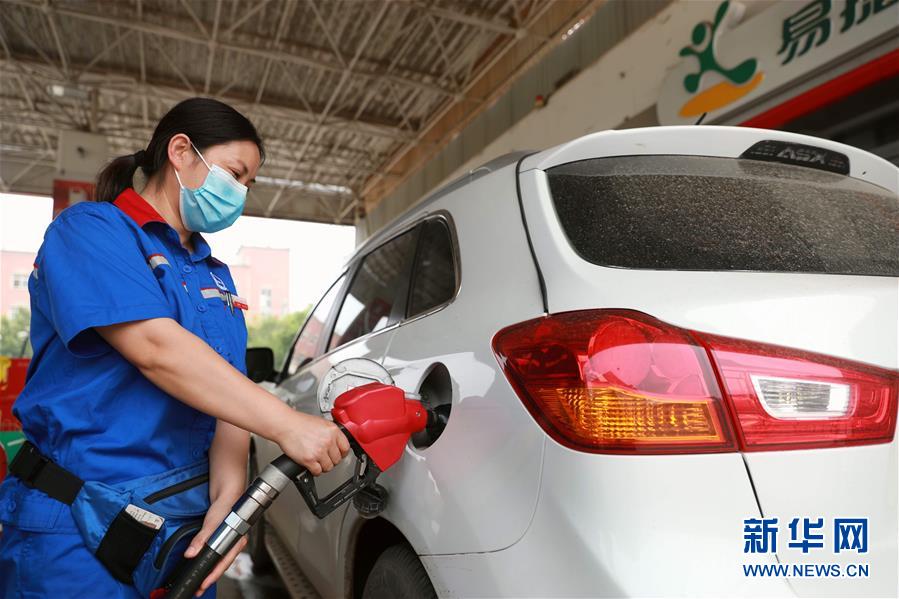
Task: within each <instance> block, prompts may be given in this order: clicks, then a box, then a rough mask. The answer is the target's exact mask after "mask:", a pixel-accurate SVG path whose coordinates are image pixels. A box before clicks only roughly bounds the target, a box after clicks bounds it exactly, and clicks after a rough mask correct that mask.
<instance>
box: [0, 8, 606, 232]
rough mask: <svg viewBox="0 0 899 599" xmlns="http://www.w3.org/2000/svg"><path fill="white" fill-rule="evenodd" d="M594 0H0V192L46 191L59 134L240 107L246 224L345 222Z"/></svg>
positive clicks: (110, 135) (120, 140) (137, 142)
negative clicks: (219, 103) (194, 107)
mask: <svg viewBox="0 0 899 599" xmlns="http://www.w3.org/2000/svg"><path fill="white" fill-rule="evenodd" d="M600 3H601V0H555V1H547V0H491V1H481V2H474V1H468V0H435V1H424V0H422V1H416V0H413V1H403V2H399V1H397V2H392V1H385V0H344V1H335V0H329V1H320V0H319V1H317V0H0V166H3V168H2V169H0V175H2V178H0V190H2V191H22V192H37V191H42V192H43V193H49V187H47V181H48V180H50V179H52V173H53V170H54V168H55V164H56V162H55V161H56V157H55V155H56V152H57V147H58V136H59V132H60V130H80V131H90V132H96V133H101V134H103V135H105V136H106V138H107V140H108V145H109V154H110V157H114V156H118V155H122V154H128V153H132V152H134V151H136V150H138V149H141V148H143V147H144V146H145V145H146V143H147V141H148V140H149V138H150V135H151V134H152V130H153V127H154V126H155V123H156V122H157V121H158V119H159V118H160V117H161V116H162V114H164V113H165V111H166V110H168V108H170V107H171V106H172V105H173V104H175V103H176V102H178V101H179V100H181V99H184V98H187V97H191V96H196V95H206V96H212V97H216V98H219V99H221V100H224V101H226V102H228V103H229V104H231V105H233V106H234V107H235V108H237V109H238V110H240V111H242V112H244V113H245V114H247V115H248V116H249V117H250V118H251V119H252V120H253V122H254V123H255V124H256V126H257V128H258V129H259V131H260V133H261V134H262V136H263V138H264V140H265V142H266V145H267V154H268V158H267V161H266V164H265V165H264V168H263V170H262V172H261V173H260V177H259V178H258V183H257V185H256V186H255V187H254V188H253V190H252V192H251V193H250V196H249V198H248V204H247V209H246V214H251V215H259V216H269V217H276V218H294V219H303V220H312V221H319V222H332V223H344V224H351V223H352V222H353V221H354V210H355V211H360V213H362V211H364V210H365V209H366V208H370V207H371V206H373V205H375V204H376V203H377V202H378V201H379V200H380V199H381V198H383V197H384V196H385V195H387V194H388V193H390V191H391V190H392V189H394V188H395V187H396V186H397V185H398V184H400V183H401V182H402V181H403V180H404V179H405V178H406V177H408V176H409V174H410V173H412V172H414V171H415V169H418V168H421V166H422V165H423V164H424V163H425V162H426V161H427V160H428V159H429V158H430V157H433V156H434V155H435V154H436V152H437V151H438V150H439V149H440V148H441V147H442V145H443V144H444V143H446V142H448V141H449V140H450V139H451V138H452V136H453V135H454V134H456V133H457V132H458V131H459V130H460V129H461V127H463V126H464V125H465V124H466V123H468V122H470V120H471V118H472V117H473V116H475V115H477V114H478V113H479V112H481V111H482V110H484V109H485V108H487V107H488V106H489V104H490V103H491V102H492V101H495V99H496V98H497V97H498V94H500V93H502V91H503V90H504V89H507V87H508V85H509V84H510V82H511V81H512V80H514V79H515V78H516V77H517V76H518V75H520V74H521V73H522V71H523V70H524V69H526V68H527V67H528V66H529V65H530V64H533V62H534V60H536V59H537V58H538V57H539V56H541V55H543V54H544V53H545V52H546V51H548V50H549V49H550V48H551V47H552V46H554V45H555V44H556V43H558V42H559V41H560V40H561V36H562V34H564V32H565V31H566V30H569V29H570V28H571V27H572V26H575V25H577V24H578V23H580V22H582V21H583V19H585V18H587V17H589V15H590V14H592V13H593V12H594V11H595V10H596V8H597V7H598V6H599V4H600Z"/></svg>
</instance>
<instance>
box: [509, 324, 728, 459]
mask: <svg viewBox="0 0 899 599" xmlns="http://www.w3.org/2000/svg"><path fill="white" fill-rule="evenodd" d="M493 348H494V351H495V353H496V355H497V357H498V358H499V361H500V363H501V364H502V366H503V368H504V370H505V372H506V374H507V376H508V377H509V379H510V381H511V382H512V384H513V385H514V386H515V388H516V391H517V392H518V394H519V396H520V397H521V398H522V399H523V400H524V401H525V404H526V405H527V406H528V408H529V410H530V412H531V414H533V416H534V417H535V418H536V419H537V421H538V422H539V423H540V424H541V426H542V427H543V428H544V429H545V430H546V431H547V432H548V433H549V434H551V435H552V436H553V438H555V439H556V440H557V441H559V442H560V443H562V444H564V445H567V446H569V447H572V448H575V449H581V450H586V451H595V452H608V453H697V452H714V451H730V450H733V449H735V444H734V441H733V435H732V434H731V430H730V427H729V425H728V419H727V417H726V414H725V409H724V405H723V403H722V401H721V396H720V393H719V391H718V387H717V384H716V382H715V377H714V375H713V373H712V369H711V366H710V364H709V361H708V357H707V355H706V352H705V350H704V349H703V348H702V347H701V346H700V345H699V344H698V343H697V342H696V341H695V340H694V339H693V338H692V337H691V335H690V334H689V333H687V332H686V331H683V330H680V329H677V328H675V327H672V326H669V325H667V324H665V323H663V322H660V321H658V320H656V319H654V318H651V317H649V316H647V315H645V314H640V313H638V312H631V311H627V310H603V311H585V312H568V313H563V314H556V315H553V316H549V317H544V318H538V319H535V320H530V321H527V322H523V323H521V324H517V325H513V326H511V327H508V328H505V329H503V330H502V331H500V332H499V333H497V335H496V336H495V337H494V340H493Z"/></svg>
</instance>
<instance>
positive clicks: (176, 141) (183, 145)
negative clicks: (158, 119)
mask: <svg viewBox="0 0 899 599" xmlns="http://www.w3.org/2000/svg"><path fill="white" fill-rule="evenodd" d="M190 151H191V146H190V138H189V137H187V136H186V135H184V134H183V133H177V134H175V135H173V136H172V139H170V140H169V147H168V156H169V162H171V163H172V166H174V167H175V168H176V169H177V170H179V171H180V170H183V169H184V167H185V166H187V161H188V158H189V155H190Z"/></svg>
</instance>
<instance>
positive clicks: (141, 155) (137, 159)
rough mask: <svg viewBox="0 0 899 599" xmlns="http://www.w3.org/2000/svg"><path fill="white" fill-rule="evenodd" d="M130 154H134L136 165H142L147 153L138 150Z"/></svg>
mask: <svg viewBox="0 0 899 599" xmlns="http://www.w3.org/2000/svg"><path fill="white" fill-rule="evenodd" d="M132 156H134V163H135V164H136V165H137V166H142V165H143V164H144V158H146V156H147V153H146V152H145V151H144V150H138V151H137V152H135V153H134V154H132Z"/></svg>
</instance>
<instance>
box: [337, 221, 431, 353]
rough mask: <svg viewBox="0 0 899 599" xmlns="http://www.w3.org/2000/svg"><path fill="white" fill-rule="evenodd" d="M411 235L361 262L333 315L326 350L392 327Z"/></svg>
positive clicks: (408, 259)
mask: <svg viewBox="0 0 899 599" xmlns="http://www.w3.org/2000/svg"><path fill="white" fill-rule="evenodd" d="M415 232H416V231H415V229H413V230H412V231H408V232H407V233H404V234H402V235H400V236H399V237H397V238H395V239H392V240H390V241H388V242H387V243H385V244H384V245H382V246H381V247H379V248H377V249H376V250H374V251H373V252H371V253H370V254H368V255H367V256H366V257H365V258H363V259H362V265H361V266H360V267H359V270H358V271H356V276H355V277H354V278H353V283H352V284H351V285H350V289H349V291H348V292H347V295H346V298H345V299H344V300H343V306H342V307H341V308H340V314H338V316H337V323H336V324H335V325H334V333H333V335H332V336H331V343H330V344H329V345H328V349H329V350H331V349H334V348H335V347H338V346H340V345H343V344H344V343H348V342H350V341H352V340H353V339H356V338H357V337H361V336H362V335H367V334H368V333H371V332H374V331H378V330H380V329H383V328H384V327H386V326H387V325H388V324H392V321H391V318H390V317H391V313H392V312H393V307H394V304H395V303H396V301H397V298H399V297H401V295H400V294H403V293H405V289H406V287H405V285H404V284H403V283H404V281H405V279H406V276H407V275H408V271H409V265H410V262H411V261H412V252H413V250H414V249H415V235H414V233H415Z"/></svg>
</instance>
